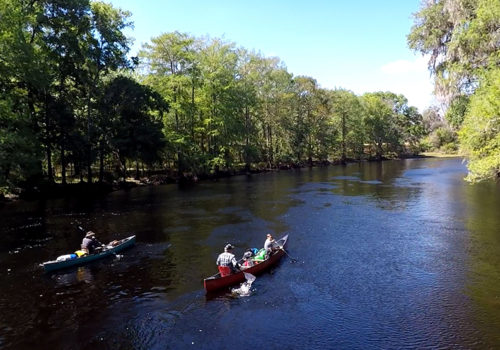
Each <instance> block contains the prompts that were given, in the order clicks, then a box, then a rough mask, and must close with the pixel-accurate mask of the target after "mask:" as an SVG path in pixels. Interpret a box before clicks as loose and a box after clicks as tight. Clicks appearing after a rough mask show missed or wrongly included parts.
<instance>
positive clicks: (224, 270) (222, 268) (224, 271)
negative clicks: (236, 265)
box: [217, 265, 232, 277]
mask: <svg viewBox="0 0 500 350" xmlns="http://www.w3.org/2000/svg"><path fill="white" fill-rule="evenodd" d="M217 267H218V268H219V272H220V276H221V277H224V276H228V275H230V274H231V272H232V271H231V267H229V266H220V265H219V266H217Z"/></svg>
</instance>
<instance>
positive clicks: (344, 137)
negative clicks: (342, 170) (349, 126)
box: [340, 112, 347, 165]
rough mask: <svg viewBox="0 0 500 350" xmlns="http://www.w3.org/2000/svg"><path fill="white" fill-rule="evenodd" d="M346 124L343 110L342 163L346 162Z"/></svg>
mask: <svg viewBox="0 0 500 350" xmlns="http://www.w3.org/2000/svg"><path fill="white" fill-rule="evenodd" d="M346 132H347V130H346V125H345V113H343V112H342V156H341V158H340V162H341V163H342V164H344V165H345V164H346V158H347V156H346V144H345V139H346Z"/></svg>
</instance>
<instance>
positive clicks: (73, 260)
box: [40, 235, 135, 272]
mask: <svg viewBox="0 0 500 350" xmlns="http://www.w3.org/2000/svg"><path fill="white" fill-rule="evenodd" d="M134 244H135V235H134V236H130V237H127V238H124V239H122V240H119V241H116V242H114V244H111V243H109V244H108V245H106V246H105V247H104V248H103V249H102V250H101V251H99V252H97V253H94V254H90V255H83V256H81V257H78V256H76V255H75V254H67V255H64V256H61V257H60V258H58V260H52V261H47V262H44V263H42V264H40V266H42V267H43V269H44V270H45V272H50V271H55V270H60V269H64V268H67V267H71V266H79V265H83V264H86V263H88V262H91V261H94V260H98V259H102V258H105V257H107V256H110V255H115V254H116V253H118V252H120V251H122V250H123V249H125V248H128V247H130V246H132V245H134ZM61 258H63V259H61Z"/></svg>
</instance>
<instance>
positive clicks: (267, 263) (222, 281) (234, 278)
mask: <svg viewBox="0 0 500 350" xmlns="http://www.w3.org/2000/svg"><path fill="white" fill-rule="evenodd" d="M287 241H288V235H286V236H283V237H281V238H280V239H278V240H277V241H276V243H277V245H279V246H281V247H283V248H282V249H278V250H275V251H274V252H273V254H272V255H271V256H270V257H268V258H267V259H266V260H264V261H262V262H260V263H258V264H256V265H254V266H252V267H249V268H247V269H244V270H241V271H239V272H236V273H233V274H231V275H228V276H224V277H221V275H220V273H217V274H215V275H213V276H210V277H208V278H205V279H204V280H203V286H204V287H205V292H206V293H211V292H215V291H217V290H219V289H223V288H227V287H230V286H232V285H235V284H238V283H241V282H244V281H245V275H244V273H243V272H245V273H250V274H252V275H258V274H261V273H262V272H264V271H266V270H268V269H269V268H270V267H271V266H273V265H275V264H276V263H277V262H278V261H280V259H281V258H282V257H283V255H285V250H284V248H285V246H286V243H287Z"/></svg>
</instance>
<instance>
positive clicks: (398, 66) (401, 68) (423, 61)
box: [380, 57, 428, 74]
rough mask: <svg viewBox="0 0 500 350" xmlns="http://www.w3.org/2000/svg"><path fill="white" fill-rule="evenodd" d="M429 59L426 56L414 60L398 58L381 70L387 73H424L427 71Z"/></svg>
mask: <svg viewBox="0 0 500 350" xmlns="http://www.w3.org/2000/svg"><path fill="white" fill-rule="evenodd" d="M427 61H428V58H426V57H417V58H415V59H414V60H413V61H410V60H398V61H393V62H389V63H387V64H384V65H383V66H382V67H380V70H381V71H382V72H383V73H386V74H405V73H414V72H419V73H424V72H427Z"/></svg>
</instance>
